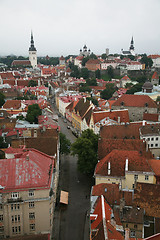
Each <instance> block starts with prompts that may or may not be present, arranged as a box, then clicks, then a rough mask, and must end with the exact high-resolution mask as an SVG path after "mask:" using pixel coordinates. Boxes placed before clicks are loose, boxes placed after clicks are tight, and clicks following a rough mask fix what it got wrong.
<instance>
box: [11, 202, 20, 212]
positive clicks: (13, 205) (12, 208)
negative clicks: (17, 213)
mask: <svg viewBox="0 0 160 240" xmlns="http://www.w3.org/2000/svg"><path fill="white" fill-rule="evenodd" d="M19 209H20V206H19V203H17V204H11V210H12V211H13V210H19Z"/></svg>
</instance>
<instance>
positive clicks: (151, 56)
mask: <svg viewBox="0 0 160 240" xmlns="http://www.w3.org/2000/svg"><path fill="white" fill-rule="evenodd" d="M148 57H149V58H152V59H156V58H160V55H158V54H152V55H149V56H148Z"/></svg>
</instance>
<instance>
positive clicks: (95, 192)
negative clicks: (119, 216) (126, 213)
mask: <svg viewBox="0 0 160 240" xmlns="http://www.w3.org/2000/svg"><path fill="white" fill-rule="evenodd" d="M101 195H103V196H104V197H105V199H106V200H107V202H108V203H109V205H114V204H115V203H116V205H119V203H120V201H119V200H120V193H119V185H118V184H111V183H101V184H98V185H95V186H93V189H92V196H101Z"/></svg>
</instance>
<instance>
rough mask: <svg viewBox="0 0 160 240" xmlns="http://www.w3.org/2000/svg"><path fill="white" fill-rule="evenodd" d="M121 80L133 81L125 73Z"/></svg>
mask: <svg viewBox="0 0 160 240" xmlns="http://www.w3.org/2000/svg"><path fill="white" fill-rule="evenodd" d="M121 80H125V81H131V79H130V78H129V77H128V76H127V75H125V76H124V77H122V78H121Z"/></svg>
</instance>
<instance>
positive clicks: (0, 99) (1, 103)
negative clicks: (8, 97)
mask: <svg viewBox="0 0 160 240" xmlns="http://www.w3.org/2000/svg"><path fill="white" fill-rule="evenodd" d="M4 99H5V96H4V94H3V93H1V92H0V107H2V106H3V104H4V103H5V100H4Z"/></svg>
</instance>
